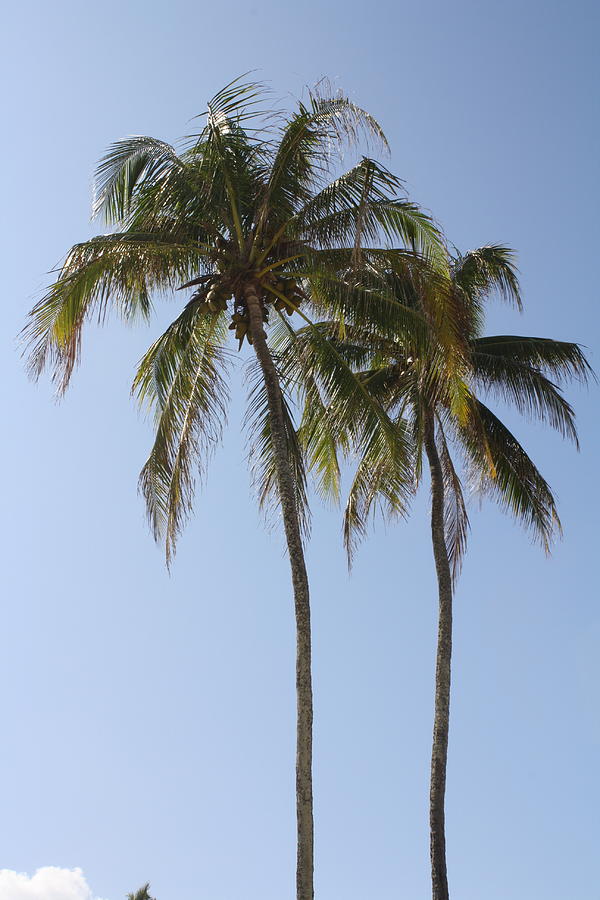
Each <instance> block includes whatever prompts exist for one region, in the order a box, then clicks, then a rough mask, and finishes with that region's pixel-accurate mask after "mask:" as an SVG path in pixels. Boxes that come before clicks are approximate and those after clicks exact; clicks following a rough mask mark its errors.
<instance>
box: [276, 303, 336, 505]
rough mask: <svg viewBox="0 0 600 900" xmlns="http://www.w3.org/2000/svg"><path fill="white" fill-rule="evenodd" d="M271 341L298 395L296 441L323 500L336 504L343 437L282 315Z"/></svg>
mask: <svg viewBox="0 0 600 900" xmlns="http://www.w3.org/2000/svg"><path fill="white" fill-rule="evenodd" d="M269 337H270V342H271V344H272V346H273V347H274V349H275V352H276V354H277V359H278V363H279V366H280V369H281V371H282V373H283V377H284V378H285V379H286V380H287V381H288V383H289V384H290V385H291V386H292V387H293V389H294V391H295V392H296V393H297V394H298V395H299V398H300V402H301V403H302V407H303V413H302V419H301V422H300V426H299V428H298V440H299V442H300V444H301V446H302V448H303V453H304V454H305V456H306V459H307V464H308V468H309V469H310V471H311V472H312V473H313V476H314V477H315V479H316V485H317V489H318V491H319V493H320V495H321V497H322V498H323V499H327V500H333V501H334V502H337V501H338V500H339V494H340V463H339V459H338V447H340V448H341V449H343V447H344V446H345V445H344V438H343V434H341V433H340V431H339V430H338V429H336V428H335V423H334V422H333V420H332V417H331V411H330V409H329V407H328V406H327V404H326V402H325V400H324V398H323V394H322V390H321V388H320V386H319V384H318V381H317V379H316V378H315V376H314V372H313V370H312V367H311V366H310V364H309V363H308V362H307V360H306V358H305V354H304V353H303V352H302V351H303V346H302V342H299V341H298V338H297V334H296V331H295V330H294V329H293V328H292V327H291V325H290V324H289V322H288V321H286V319H285V317H284V316H281V315H280V316H279V322H278V323H276V324H275V326H273V327H272V328H271V331H270V335H269Z"/></svg>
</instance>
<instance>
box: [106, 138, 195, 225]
mask: <svg viewBox="0 0 600 900" xmlns="http://www.w3.org/2000/svg"><path fill="white" fill-rule="evenodd" d="M185 174H186V173H185V167H184V164H183V162H182V160H181V159H180V158H179V157H178V156H177V153H176V152H175V149H174V148H173V147H172V146H171V145H170V144H167V143H165V141H159V140H157V139H156V138H152V137H147V136H133V137H130V138H126V139H124V140H122V141H117V142H116V143H114V144H112V146H111V147H110V148H109V150H108V153H107V154H106V155H105V156H104V157H103V158H102V159H101V161H100V163H99V165H98V168H97V169H96V178H95V182H94V202H93V207H92V209H93V215H94V216H98V215H102V216H103V217H104V219H105V221H106V222H107V223H108V224H112V223H113V222H124V221H126V220H127V218H128V217H129V215H130V214H131V211H132V208H136V206H137V204H136V203H134V202H133V201H134V194H135V192H136V189H139V187H140V185H141V184H144V185H145V186H146V188H147V187H148V185H152V187H153V188H154V189H155V191H162V192H163V193H165V192H166V191H167V190H169V189H172V188H173V187H174V188H175V190H176V191H177V193H178V194H180V193H181V191H182V189H183V188H184V186H186V179H185ZM187 187H188V191H189V185H187ZM188 191H186V193H187V192H188ZM190 193H191V192H190Z"/></svg>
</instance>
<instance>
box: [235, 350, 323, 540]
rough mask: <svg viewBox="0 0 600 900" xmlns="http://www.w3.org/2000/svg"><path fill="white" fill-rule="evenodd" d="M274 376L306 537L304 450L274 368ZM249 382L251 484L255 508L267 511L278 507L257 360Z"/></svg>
mask: <svg viewBox="0 0 600 900" xmlns="http://www.w3.org/2000/svg"><path fill="white" fill-rule="evenodd" d="M274 362H275V364H276V367H277V360H276V358H274ZM278 377H279V381H280V384H281V387H282V410H283V418H284V426H285V442H286V451H287V458H288V462H289V465H290V469H291V471H292V476H293V482H294V490H295V495H294V496H295V502H296V510H297V512H298V518H299V522H300V531H301V534H302V536H303V537H304V538H307V537H308V535H309V532H310V511H309V506H308V496H307V484H306V468H305V462H304V452H303V448H302V444H301V442H300V440H299V439H298V435H297V432H296V427H295V423H294V418H293V415H292V413H291V411H290V407H289V404H288V402H287V399H286V394H288V393H289V386H288V385H287V384H286V379H285V376H284V375H283V374H282V372H281V371H278ZM250 384H251V387H250V392H249V395H248V407H247V411H246V416H245V422H244V424H245V427H246V429H247V430H248V433H249V441H250V445H249V451H250V452H249V458H250V464H251V471H252V478H253V483H254V485H255V487H256V489H257V492H258V499H259V507H260V509H262V510H263V511H264V512H265V513H268V512H269V510H273V509H276V508H278V507H279V503H280V498H279V481H278V477H277V464H276V458H275V452H274V446H273V439H272V431H271V416H270V412H269V403H268V397H267V390H266V386H265V381H264V377H263V374H262V370H261V368H260V365H259V364H258V363H257V362H255V363H253V364H252V365H251V367H250Z"/></svg>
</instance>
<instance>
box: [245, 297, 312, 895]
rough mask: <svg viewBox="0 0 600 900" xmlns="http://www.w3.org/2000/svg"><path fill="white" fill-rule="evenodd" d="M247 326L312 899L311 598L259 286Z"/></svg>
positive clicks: (302, 886) (303, 859)
mask: <svg viewBox="0 0 600 900" xmlns="http://www.w3.org/2000/svg"><path fill="white" fill-rule="evenodd" d="M244 297H245V300H246V307H247V310H248V324H249V332H250V335H251V336H252V340H253V346H254V351H255V353H256V356H257V358H258V362H259V364H260V367H261V369H262V373H263V378H264V381H265V387H266V390H267V398H268V404H269V415H270V422H271V434H272V439H273V447H274V452H275V461H276V467H277V481H278V488H279V496H280V499H281V509H282V513H283V524H284V528H285V537H286V541H287V547H288V554H289V558H290V566H291V570H292V584H293V589H294V606H295V614H296V698H297V701H296V702H297V731H296V817H297V827H298V832H297V834H298V849H297V866H296V898H297V900H313V897H314V888H313V793H312V724H313V700H312V676H311V633H310V598H309V590H308V577H307V574H306V566H305V562H304V551H303V548H302V539H301V535H300V521H299V517H298V510H297V507H296V496H295V490H294V477H293V474H292V470H291V467H290V464H289V459H288V455H287V449H286V435H285V423H284V417H283V404H282V396H281V387H280V384H279V378H278V375H277V370H276V368H275V365H274V364H273V359H272V357H271V353H270V351H269V347H268V345H267V340H266V336H265V332H264V329H263V320H262V310H261V305H260V301H259V298H258V295H257V293H256V289H255V287H254V286H253V285H251V284H250V285H248V286H247V287H246V288H245V291H244Z"/></svg>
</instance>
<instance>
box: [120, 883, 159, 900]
mask: <svg viewBox="0 0 600 900" xmlns="http://www.w3.org/2000/svg"><path fill="white" fill-rule="evenodd" d="M127 900H154V897H151V896H150V882H148V883H147V884H145V885H143V887H141V888H139V890H137V891H136V892H135V893H134V894H127Z"/></svg>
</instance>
